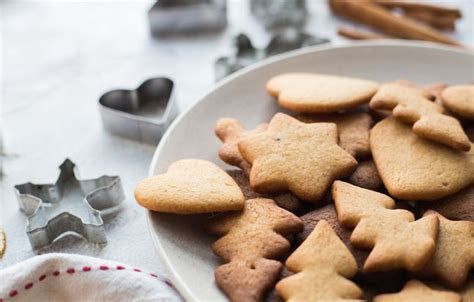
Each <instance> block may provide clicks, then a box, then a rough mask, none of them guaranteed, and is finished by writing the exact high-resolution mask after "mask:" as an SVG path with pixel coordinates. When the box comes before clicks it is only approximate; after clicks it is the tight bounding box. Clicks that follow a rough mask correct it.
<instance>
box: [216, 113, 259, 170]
mask: <svg viewBox="0 0 474 302" xmlns="http://www.w3.org/2000/svg"><path fill="white" fill-rule="evenodd" d="M267 127H268V125H267V124H260V125H258V126H257V128H255V129H254V130H245V128H244V126H243V125H242V124H241V123H240V122H239V121H238V120H236V119H234V118H221V119H219V120H218V121H217V123H216V126H215V128H214V132H215V133H216V135H217V137H218V138H219V139H220V140H221V141H222V143H223V144H222V146H221V148H220V149H219V157H220V158H221V159H222V160H223V161H224V162H226V163H227V164H229V165H232V166H236V167H239V168H240V169H242V170H243V171H244V172H245V174H247V175H248V174H249V172H250V168H251V165H250V164H249V163H248V162H247V161H246V160H245V159H244V158H243V157H242V155H241V154H240V151H239V147H238V145H237V144H238V142H239V140H240V139H241V138H243V137H246V136H248V135H252V134H256V133H260V132H263V131H264V130H265V129H266V128H267Z"/></svg>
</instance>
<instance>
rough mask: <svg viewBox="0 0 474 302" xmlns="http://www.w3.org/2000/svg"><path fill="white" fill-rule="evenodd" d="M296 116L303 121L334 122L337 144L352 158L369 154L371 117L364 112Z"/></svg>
mask: <svg viewBox="0 0 474 302" xmlns="http://www.w3.org/2000/svg"><path fill="white" fill-rule="evenodd" d="M296 118H297V119H298V120H300V121H302V122H305V123H335V124H336V125H337V132H338V134H339V146H341V148H342V149H344V150H346V151H347V152H348V153H349V154H350V155H352V156H353V157H354V158H357V159H359V158H366V157H368V156H369V155H370V146H369V130H370V127H372V123H373V121H372V117H371V116H370V115H369V114H367V113H365V112H350V113H341V114H324V115H323V114H319V115H316V114H312V115H299V116H296Z"/></svg>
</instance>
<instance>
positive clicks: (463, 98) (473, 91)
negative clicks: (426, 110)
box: [441, 85, 474, 120]
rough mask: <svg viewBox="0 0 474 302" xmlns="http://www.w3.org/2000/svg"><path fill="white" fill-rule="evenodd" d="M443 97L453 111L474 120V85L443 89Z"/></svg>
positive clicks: (444, 103) (443, 100)
mask: <svg viewBox="0 0 474 302" xmlns="http://www.w3.org/2000/svg"><path fill="white" fill-rule="evenodd" d="M441 99H442V102H443V105H444V106H446V108H448V109H449V110H451V111H452V112H454V113H456V114H458V115H460V116H461V117H464V118H467V119H469V120H474V85H456V86H450V87H448V88H446V89H444V90H443V92H442V93H441Z"/></svg>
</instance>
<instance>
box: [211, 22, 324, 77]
mask: <svg viewBox="0 0 474 302" xmlns="http://www.w3.org/2000/svg"><path fill="white" fill-rule="evenodd" d="M327 42H329V40H328V39H324V38H318V37H315V36H312V35H310V34H307V33H304V32H302V31H300V30H298V29H294V28H287V29H285V30H282V31H280V32H278V33H277V34H275V35H273V36H272V38H271V40H270V42H269V43H268V45H267V46H266V47H265V48H255V47H254V46H253V44H252V41H251V40H250V38H249V37H248V36H247V35H245V34H239V35H238V36H237V37H235V38H234V47H235V49H236V51H235V54H234V55H233V56H228V57H220V58H218V59H217V60H216V62H215V64H214V72H215V79H216V81H218V80H220V79H222V78H224V77H226V76H227V75H229V74H231V73H233V72H235V71H237V70H239V69H241V68H244V67H246V66H248V65H250V64H252V63H255V62H257V61H260V60H262V59H264V58H266V57H270V56H273V55H276V54H279V53H283V52H287V51H290V50H294V49H298V48H302V47H306V46H311V45H317V44H322V43H327Z"/></svg>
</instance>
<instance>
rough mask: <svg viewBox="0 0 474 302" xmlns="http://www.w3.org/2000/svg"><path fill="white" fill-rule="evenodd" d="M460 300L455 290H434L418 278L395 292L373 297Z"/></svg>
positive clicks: (388, 301) (410, 301)
mask: <svg viewBox="0 0 474 302" xmlns="http://www.w3.org/2000/svg"><path fill="white" fill-rule="evenodd" d="M400 301H403V302H419V301H430V302H461V296H460V295H459V294H457V293H455V292H451V291H445V290H443V291H442V290H434V289H431V288H430V287H428V286H426V285H425V284H423V283H422V282H420V281H418V280H410V281H409V282H407V284H405V286H404V287H403V289H402V290H401V291H400V292H399V293H396V294H383V295H378V296H376V297H375V298H374V302H400Z"/></svg>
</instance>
